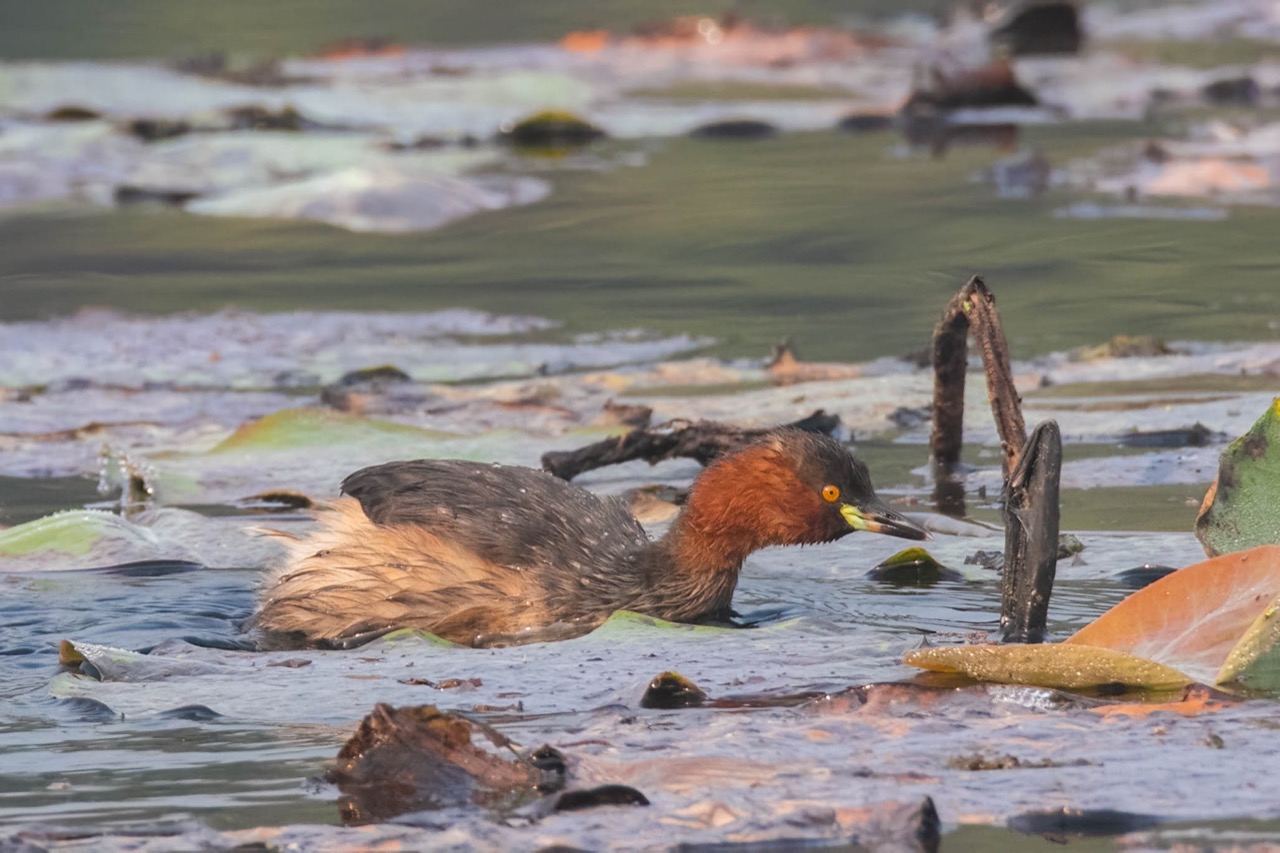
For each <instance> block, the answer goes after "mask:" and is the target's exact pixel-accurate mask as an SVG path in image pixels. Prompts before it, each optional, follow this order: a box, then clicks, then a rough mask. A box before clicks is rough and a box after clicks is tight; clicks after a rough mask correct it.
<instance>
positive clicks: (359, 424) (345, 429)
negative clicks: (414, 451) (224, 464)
mask: <svg viewBox="0 0 1280 853" xmlns="http://www.w3.org/2000/svg"><path fill="white" fill-rule="evenodd" d="M381 436H392V437H403V438H414V437H417V438H421V439H423V440H424V441H438V440H441V439H446V438H454V437H455V436H454V435H453V434H451V433H447V432H439V431H437V430H429V429H422V428H420V427H415V426H408V425H406V424H398V423H395V422H393V421H380V420H373V419H371V418H361V417H357V416H355V415H349V414H346V413H344V412H337V411H333V410H331V409H282V410H280V411H278V412H273V413H271V414H269V415H267V416H265V417H263V418H259V419H258V420H256V421H254V422H253V423H249V424H245V425H244V426H242V427H240V428H239V429H237V430H236V431H235V432H233V433H232V434H231V435H229V436H227V438H225V439H223V441H222V442H221V443H219V444H218V445H217V446H216V447H214V448H213V449H212V450H210V451H209V452H210V453H229V452H232V451H249V450H293V449H296V448H299V447H326V446H338V445H344V444H358V443H361V442H365V441H369V440H370V439H371V438H377V437H381Z"/></svg>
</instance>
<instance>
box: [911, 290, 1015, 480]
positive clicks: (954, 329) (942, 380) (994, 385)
mask: <svg viewBox="0 0 1280 853" xmlns="http://www.w3.org/2000/svg"><path fill="white" fill-rule="evenodd" d="M970 334H972V335H973V338H974V341H975V342H976V343H977V345H978V351H979V352H980V353H981V354H982V366H983V369H984V370H985V372H986V376H987V398H988V400H990V402H991V413H992V415H994V417H995V421H996V429H997V430H998V431H999V434H1000V445H1001V449H1002V451H1003V455H1004V474H1005V476H1006V477H1008V476H1009V472H1010V471H1012V470H1013V469H1014V468H1015V467H1016V466H1017V464H1018V454H1019V453H1020V452H1021V448H1022V446H1023V445H1024V444H1025V443H1026V441H1027V427H1026V423H1025V422H1024V421H1023V419H1022V398H1021V397H1020V396H1019V395H1018V392H1017V389H1016V388H1014V384H1013V369H1012V368H1011V367H1010V366H1009V346H1008V343H1007V342H1006V341H1005V336H1004V329H1003V327H1002V326H1001V324H1000V314H999V312H997V311H996V301H995V297H994V296H992V295H991V291H989V290H987V286H986V284H985V283H984V282H983V280H982V279H981V278H980V277H979V276H976V275H975V276H973V277H972V278H970V279H969V280H968V281H967V282H965V285H964V287H961V288H960V290H959V292H958V293H956V295H955V296H954V297H952V299H951V301H950V302H949V303H947V307H946V309H945V310H944V311H943V313H942V319H940V320H939V321H938V324H937V325H936V326H934V330H933V377H934V380H933V433H932V435H931V436H930V438H929V448H930V451H931V453H932V454H933V460H934V465H935V466H936V468H938V469H940V471H941V472H942V473H943V474H944V475H945V476H949V475H950V473H951V472H952V471H953V470H954V468H955V466H956V464H957V463H959V461H960V449H961V447H962V444H963V434H964V380H965V371H966V369H967V367H968V357H969V347H968V337H969V335H970Z"/></svg>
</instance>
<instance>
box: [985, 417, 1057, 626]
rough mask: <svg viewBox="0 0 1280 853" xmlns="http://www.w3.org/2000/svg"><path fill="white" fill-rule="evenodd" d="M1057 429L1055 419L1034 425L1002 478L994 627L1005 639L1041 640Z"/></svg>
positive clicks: (1049, 573) (1049, 590)
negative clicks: (1000, 574)
mask: <svg viewBox="0 0 1280 853" xmlns="http://www.w3.org/2000/svg"><path fill="white" fill-rule="evenodd" d="M1061 472H1062V435H1061V434H1060V433H1059V431H1058V423H1057V421H1043V422H1041V423H1040V424H1038V425H1037V426H1036V428H1035V429H1034V430H1033V431H1032V433H1031V438H1029V439H1027V443H1026V445H1024V446H1023V448H1022V451H1021V453H1020V455H1019V459H1018V466H1017V467H1016V468H1015V469H1014V470H1013V473H1012V474H1011V475H1010V476H1009V478H1008V479H1007V480H1006V483H1007V485H1006V487H1005V495H1004V524H1005V527H1004V585H1003V589H1002V591H1001V597H1000V629H1001V630H1002V631H1003V633H1004V637H1003V639H1004V642H1006V643H1039V642H1043V641H1044V636H1045V629H1046V626H1047V624H1048V618H1049V596H1050V595H1052V594H1053V578H1054V573H1055V571H1056V570H1057V565H1058V512H1059V507H1058V479H1059V475H1060V474H1061Z"/></svg>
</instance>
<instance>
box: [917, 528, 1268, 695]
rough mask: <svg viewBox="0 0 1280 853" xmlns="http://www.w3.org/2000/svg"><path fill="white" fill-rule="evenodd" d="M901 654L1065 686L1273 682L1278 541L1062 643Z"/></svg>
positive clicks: (1199, 573)
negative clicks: (1193, 682) (1276, 543)
mask: <svg viewBox="0 0 1280 853" xmlns="http://www.w3.org/2000/svg"><path fill="white" fill-rule="evenodd" d="M904 662H906V663H908V664H910V665H912V666H918V667H921V668H923V669H930V670H935V671H940V672H959V673H963V674H965V675H968V676H969V677H971V678H975V679H978V680H981V681H996V682H1001V683H1006V684H1031V685H1036V686H1040V687H1059V688H1064V689H1073V688H1082V687H1091V686H1097V685H1100V684H1109V683H1118V684H1124V685H1128V686H1132V687H1143V688H1169V687H1176V686H1181V685H1186V684H1188V683H1190V682H1192V681H1198V682H1203V683H1206V684H1213V685H1227V684H1238V685H1244V686H1247V687H1253V688H1258V689H1264V690H1275V689H1277V688H1280V545H1264V546H1262V547H1258V548H1254V549H1252V550H1249V551H1241V552H1238V553H1233V554H1224V555H1223V556H1221V557H1215V558H1214V559H1212V560H1206V561H1205V562H1203V563H1196V564H1195V565H1193V566H1188V567H1186V568H1185V569H1181V570H1179V571H1177V572H1174V573H1173V574H1171V575H1167V576H1166V577H1164V578H1161V579H1160V580H1158V581H1156V582H1155V583H1153V584H1151V585H1150V586H1147V587H1144V588H1143V589H1140V590H1138V591H1137V592H1135V593H1134V594H1133V595H1130V596H1129V597H1128V598H1126V599H1125V600H1124V601H1121V602H1120V603H1119V604H1117V605H1116V606H1115V607H1113V608H1111V609H1110V610H1108V611H1107V612H1106V613H1104V614H1102V615H1101V616H1099V617H1098V618H1097V619H1095V620H1094V621H1093V622H1091V623H1090V624H1088V625H1086V626H1085V627H1084V628H1081V629H1080V630H1079V631H1077V632H1076V633H1075V634H1073V635H1072V636H1071V637H1069V638H1067V639H1066V640H1065V641H1064V642H1062V643H1057V644H1045V645H1031V646H1026V645H1018V644H1012V645H975V646H953V647H949V648H935V649H918V650H916V651H913V652H911V653H909V654H908V655H907V656H906V657H905V658H904Z"/></svg>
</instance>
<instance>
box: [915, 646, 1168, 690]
mask: <svg viewBox="0 0 1280 853" xmlns="http://www.w3.org/2000/svg"><path fill="white" fill-rule="evenodd" d="M903 662H904V663H907V664H909V665H911V666H918V667H920V668H921V669H928V670H933V671H934V672H958V673H961V674H963V675H967V676H969V677H970V678H974V679H977V680H979V681H995V682H999V683H1002V684H1029V685H1033V686H1037V687H1058V688H1064V689H1067V690H1078V689H1081V688H1086V687H1098V686H1100V685H1103V684H1123V685H1126V686H1128V687H1139V688H1148V689H1169V688H1174V687H1182V686H1184V685H1186V684H1190V683H1191V681H1192V679H1191V678H1189V677H1188V676H1186V675H1184V674H1183V673H1181V672H1178V671H1177V670H1176V669H1171V668H1169V667H1167V666H1162V665H1161V664H1158V663H1156V662H1154V661H1150V660H1144V659H1143V658H1139V657H1134V656H1133V655H1128V654H1124V653H1123V652H1117V651H1114V650H1112V649H1104V648H1096V647H1092V646H1084V645H1079V644H1072V645H1068V644H1065V643H1054V644H1037V645H1025V644H1022V643H1010V644H1008V645H974V646H947V647H944V648H934V649H916V650H915V651H912V652H909V653H907V655H906V656H905V657H903Z"/></svg>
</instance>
